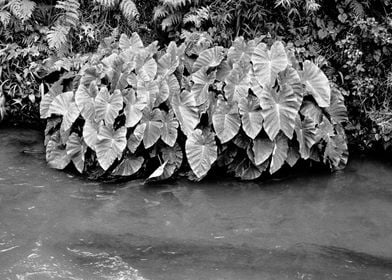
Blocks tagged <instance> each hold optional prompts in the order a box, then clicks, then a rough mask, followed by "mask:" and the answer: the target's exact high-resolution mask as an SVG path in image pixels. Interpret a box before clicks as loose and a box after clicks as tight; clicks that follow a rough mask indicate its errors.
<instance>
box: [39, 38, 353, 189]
mask: <svg viewBox="0 0 392 280" xmlns="http://www.w3.org/2000/svg"><path fill="white" fill-rule="evenodd" d="M195 50H197V51H195ZM195 53H196V54H195ZM187 54H189V56H188V55H187ZM78 80H79V85H78V86H77V88H76V89H75V90H74V91H67V92H62V91H61V90H58V91H53V90H51V91H50V92H49V93H48V94H46V95H45V96H44V97H43V101H42V103H41V117H42V118H46V119H48V128H47V130H46V132H47V135H48V137H47V143H46V148H47V161H48V163H49V165H50V166H51V167H54V168H58V169H63V168H65V167H66V166H68V164H70V163H71V162H72V163H73V165H74V166H75V167H76V169H77V170H78V171H79V172H80V173H84V174H88V175H91V174H94V175H95V177H100V176H133V177H144V178H146V177H147V181H148V182H151V181H158V180H165V179H168V178H171V177H173V176H174V175H175V174H179V171H181V174H186V173H188V175H189V177H190V178H194V179H197V180H200V179H202V178H204V177H205V176H206V175H207V174H208V172H209V171H210V170H211V169H212V168H214V167H218V166H219V167H223V168H224V169H225V170H226V171H227V172H228V173H230V174H233V175H234V176H235V177H238V178H241V179H244V180H253V179H257V178H259V177H260V176H261V175H262V174H263V173H270V174H274V173H275V172H277V171H278V170H280V169H281V168H282V167H283V166H284V165H285V164H287V165H289V166H291V167H292V166H294V165H295V164H296V163H297V162H298V161H299V160H300V159H301V160H312V161H318V162H323V163H325V164H326V165H328V166H329V167H330V168H331V169H332V170H336V169H340V168H343V167H344V166H345V165H346V163H347V157H348V151H347V143H346V137H345V133H344V129H343V124H344V123H345V122H346V121H347V114H346V108H345V106H344V100H343V97H342V96H341V95H340V93H339V92H338V91H336V90H334V89H333V88H332V89H331V87H330V83H329V81H328V79H327V78H326V76H325V75H324V73H323V72H322V71H321V70H320V69H319V68H318V67H317V66H316V65H315V64H314V63H312V62H310V61H304V62H303V63H299V62H298V61H297V59H296V58H295V56H294V54H293V52H292V51H290V50H288V49H286V48H285V46H284V44H283V42H280V41H276V42H274V43H273V44H266V43H264V42H262V40H261V38H260V39H255V40H251V41H249V42H246V41H245V40H244V39H243V38H237V39H236V40H235V41H234V42H233V45H232V47H231V48H230V49H225V48H223V47H219V46H215V47H211V46H208V45H206V44H204V43H203V44H198V42H197V40H196V41H192V42H191V43H190V42H185V43H183V44H182V45H180V46H177V45H176V44H175V43H174V42H172V43H170V44H169V46H168V47H167V48H166V49H165V50H164V51H159V50H158V47H157V43H152V44H150V45H148V46H146V47H145V46H144V45H143V43H142V41H141V39H140V37H139V36H138V35H137V34H136V33H134V34H133V35H132V36H131V37H130V38H129V37H127V36H126V35H122V36H121V37H120V40H119V42H116V43H114V44H112V45H110V47H108V46H106V48H101V49H100V50H99V51H98V52H97V54H95V55H94V56H93V57H92V58H91V60H90V63H89V64H87V65H86V66H85V67H84V68H83V69H82V70H81V72H80V75H79V77H78Z"/></svg>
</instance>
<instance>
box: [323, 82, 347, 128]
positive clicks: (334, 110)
mask: <svg viewBox="0 0 392 280" xmlns="http://www.w3.org/2000/svg"><path fill="white" fill-rule="evenodd" d="M327 112H328V114H329V115H330V117H331V121H332V123H333V124H342V123H346V122H348V116H347V108H346V106H345V105H344V97H343V95H342V94H341V93H340V92H339V91H338V90H336V89H334V90H333V91H332V95H331V105H330V106H329V107H328V108H327Z"/></svg>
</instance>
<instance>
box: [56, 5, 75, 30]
mask: <svg viewBox="0 0 392 280" xmlns="http://www.w3.org/2000/svg"><path fill="white" fill-rule="evenodd" d="M55 7H56V9H60V10H63V11H64V12H63V15H62V17H61V18H60V20H62V21H63V22H64V23H65V24H66V25H69V26H77V25H78V22H79V7H80V3H79V1H78V0H63V1H57V3H56V6H55Z"/></svg>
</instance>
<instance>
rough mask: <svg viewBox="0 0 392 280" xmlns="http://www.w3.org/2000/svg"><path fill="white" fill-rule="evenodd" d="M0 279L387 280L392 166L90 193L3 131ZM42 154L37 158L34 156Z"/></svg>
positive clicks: (23, 137)
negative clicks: (265, 178)
mask: <svg viewBox="0 0 392 280" xmlns="http://www.w3.org/2000/svg"><path fill="white" fill-rule="evenodd" d="M0 139H1V140H0V279H18V280H47V279H70V280H90V279H91V280H96V279H97V280H100V279H112V280H129V279H140V280H145V279H149V280H161V279H162V280H163V279H165V280H166V279H167V280H177V279H179V280H185V279H189V280H196V279H197V280H204V279H205V280H210V279H216V280H223V279H228V280H232V279H239V280H247V279H255V280H256V279H257V280H260V279H279V280H280V279H305V280H309V279H350V280H352V279H366V280H368V279H372V280H373V279H392V166H391V164H390V163H386V162H385V161H384V162H383V161H381V160H377V159H370V158H357V159H354V160H351V161H350V163H349V165H348V167H347V168H346V170H344V171H343V172H337V173H333V174H326V173H320V172H317V173H315V172H312V173H311V172H309V173H308V174H301V175H298V176H291V177H289V178H286V179H282V180H276V181H274V180H270V181H268V182H255V183H249V182H248V183H243V182H239V181H235V180H230V181H229V180H212V179H211V180H207V181H203V182H201V183H197V184H196V183H191V182H188V181H185V180H179V181H177V182H175V183H170V184H162V185H158V186H145V185H143V182H142V181H133V182H126V183H119V184H107V183H106V184H105V183H97V182H93V181H88V180H85V179H82V178H80V177H78V176H74V175H73V174H68V173H66V172H61V171H57V170H53V169H50V168H48V167H47V166H46V163H45V159H44V154H43V153H40V152H39V151H42V150H43V147H42V142H43V140H42V136H41V135H40V133H38V132H36V131H33V130H26V129H24V130H20V129H1V130H0ZM37 151H38V152H37Z"/></svg>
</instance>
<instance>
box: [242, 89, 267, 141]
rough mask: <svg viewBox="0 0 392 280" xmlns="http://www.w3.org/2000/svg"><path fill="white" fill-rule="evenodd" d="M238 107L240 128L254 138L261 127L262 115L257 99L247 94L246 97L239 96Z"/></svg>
mask: <svg viewBox="0 0 392 280" xmlns="http://www.w3.org/2000/svg"><path fill="white" fill-rule="evenodd" d="M238 108H239V111H240V114H241V121H242V129H243V130H244V131H245V133H246V135H248V136H249V137H250V138H252V139H255V138H256V136H257V135H258V134H259V133H260V131H261V129H262V128H263V115H262V114H261V108H260V101H259V99H258V98H257V97H255V96H252V95H249V97H248V98H241V100H240V102H239V104H238Z"/></svg>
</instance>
